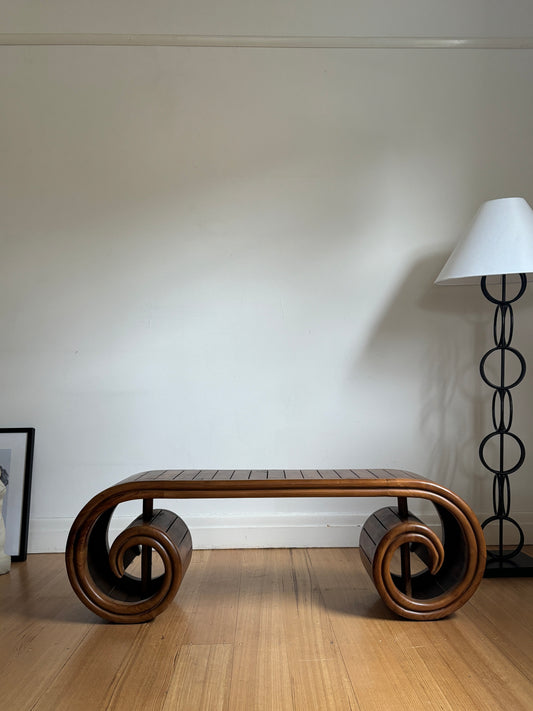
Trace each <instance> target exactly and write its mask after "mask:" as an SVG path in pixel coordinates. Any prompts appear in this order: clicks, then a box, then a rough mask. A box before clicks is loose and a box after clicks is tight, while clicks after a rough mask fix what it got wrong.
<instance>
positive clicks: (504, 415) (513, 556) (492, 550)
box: [435, 198, 533, 578]
mask: <svg viewBox="0 0 533 711" xmlns="http://www.w3.org/2000/svg"><path fill="white" fill-rule="evenodd" d="M528 274H529V275H531V274H533V210H532V209H531V207H530V206H529V205H528V203H527V202H526V201H525V200H524V199H523V198H502V199H499V200H489V201H488V202H486V203H485V204H484V205H482V207H481V209H480V210H479V212H478V214H477V215H476V218H475V219H474V222H473V223H472V226H471V228H470V230H469V232H468V233H467V234H466V235H465V237H464V238H463V239H462V240H461V241H460V242H459V244H458V245H457V247H456V248H455V249H454V251H453V252H452V254H451V256H450V258H449V259H448V261H447V262H446V264H445V265H444V267H443V269H442V271H441V273H440V274H439V276H438V277H437V279H436V281H435V283H436V284H478V285H479V283H480V280H481V291H482V292H483V295H484V296H485V297H486V298H487V299H488V300H489V301H490V302H491V303H492V304H494V305H495V307H496V310H495V313H494V324H493V334H494V346H493V347H492V348H490V349H489V350H488V351H487V353H485V355H484V356H483V358H482V359H481V363H480V365H479V371H480V374H481V378H482V380H483V382H484V383H485V384H486V385H488V386H489V387H491V388H492V389H493V390H494V392H493V395H492V425H493V431H492V432H490V433H489V434H488V435H486V436H485V437H484V438H483V440H482V442H481V444H480V445H479V458H480V460H481V463H482V464H483V466H484V467H485V469H487V470H488V471H489V472H491V473H492V475H493V482H492V502H493V509H494V512H493V514H492V515H491V516H489V517H488V518H486V519H485V520H484V521H483V523H482V524H481V525H482V527H483V529H484V530H485V532H486V534H485V535H486V537H488V538H489V539H490V540H491V541H492V538H493V536H487V533H488V530H489V528H490V530H491V531H494V528H495V527H496V528H497V545H496V546H491V545H490V546H488V550H487V553H488V559H487V566H486V569H485V577H491V578H493V577H513V576H517V577H518V576H522V577H526V576H532V575H533V558H532V557H530V556H528V555H526V554H525V553H524V552H523V550H522V549H523V547H524V543H526V540H525V536H524V532H523V530H522V528H521V527H520V524H519V523H518V522H517V521H516V520H515V519H514V518H512V516H511V479H510V477H511V475H512V474H515V473H516V472H517V471H518V470H519V469H520V467H521V466H522V464H523V463H524V461H525V458H526V448H525V446H524V443H523V442H522V440H521V439H520V437H518V436H517V435H516V434H514V432H511V427H512V424H513V398H512V394H511V391H512V390H513V388H515V387H516V386H517V385H519V383H521V382H522V380H523V379H524V377H525V374H526V361H525V359H524V357H523V355H522V354H521V353H520V352H519V351H518V350H517V349H516V348H513V347H512V346H511V341H512V338H513V330H514V317H513V304H514V303H515V302H516V301H518V299H519V298H520V297H521V296H522V295H523V294H524V292H525V290H526V286H527V275H528ZM489 277H490V279H489ZM489 284H490V286H489ZM516 284H518V286H517V285H516ZM493 289H496V290H497V291H498V295H497V296H495V295H494V293H493ZM511 373H512V375H511ZM531 489H532V491H533V479H532V481H531ZM532 507H533V505H532ZM529 542H530V543H533V540H532V541H529Z"/></svg>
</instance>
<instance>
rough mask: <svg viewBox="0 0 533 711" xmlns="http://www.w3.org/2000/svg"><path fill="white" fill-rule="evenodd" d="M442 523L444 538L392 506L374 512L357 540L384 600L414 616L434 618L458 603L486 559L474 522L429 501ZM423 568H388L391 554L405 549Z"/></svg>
mask: <svg viewBox="0 0 533 711" xmlns="http://www.w3.org/2000/svg"><path fill="white" fill-rule="evenodd" d="M433 503H434V505H435V508H436V509H437V512H438V514H439V516H440V519H441V523H442V540H441V539H440V538H439V537H438V536H437V534H436V533H435V532H434V531H433V530H432V529H430V528H429V527H428V526H427V525H425V524H424V523H423V522H422V521H420V520H419V519H418V518H416V517H415V516H413V515H411V514H407V515H406V514H404V513H403V512H402V513H400V511H399V509H398V508H396V507H387V508H383V509H380V510H379V511H376V513H374V514H372V516H370V517H369V518H368V520H367V521H366V523H365V525H364V527H363V530H362V533H361V540H360V544H359V545H360V552H361V558H362V560H363V563H364V565H365V567H366V569H367V571H368V573H369V575H370V577H371V578H372V580H373V581H374V584H375V586H376V588H377V590H378V592H379V594H380V595H381V597H382V599H383V601H384V602H385V604H386V605H387V606H388V607H389V608H390V609H391V610H392V611H393V612H395V613H396V614H398V615H400V616H402V617H406V618H407V619H412V620H437V619H441V618H443V617H447V616H448V615H450V614H451V613H452V612H454V611H455V610H457V609H458V608H459V607H461V606H462V605H463V604H464V603H465V602H466V601H467V600H468V599H469V598H470V597H471V596H472V595H473V594H474V592H475V591H476V589H477V587H478V585H479V582H480V581H481V578H482V575H483V569H484V563H485V548H484V542H483V541H482V539H481V533H480V527H479V524H478V523H477V521H475V522H474V521H472V520H471V519H469V518H468V517H467V516H465V515H464V512H462V511H461V510H459V509H454V507H453V506H450V504H449V502H445V504H441V503H436V502H435V501H434V502H433ZM407 546H408V547H409V550H410V551H411V552H412V553H415V554H416V555H417V556H418V558H420V560H422V562H423V563H424V564H425V566H426V568H425V569H424V570H422V571H421V572H419V573H416V574H413V575H411V574H410V573H409V576H408V577H409V579H408V580H407V581H406V579H405V578H406V576H405V574H403V575H396V574H394V573H392V572H391V563H392V559H393V556H394V553H395V552H396V551H397V550H398V549H400V550H402V549H403V551H404V552H405V550H406V547H407Z"/></svg>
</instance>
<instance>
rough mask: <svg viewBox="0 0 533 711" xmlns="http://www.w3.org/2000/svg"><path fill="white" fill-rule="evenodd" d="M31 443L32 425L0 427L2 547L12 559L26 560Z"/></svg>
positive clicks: (33, 433) (32, 448)
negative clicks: (4, 491)
mask: <svg viewBox="0 0 533 711" xmlns="http://www.w3.org/2000/svg"><path fill="white" fill-rule="evenodd" d="M34 443H35V429H34V428H33V427H21V428H15V427H8V428H0V468H1V470H0V475H1V477H2V481H3V482H4V483H5V480H6V479H7V484H6V486H7V490H6V493H5V496H4V501H3V505H2V516H3V519H4V523H5V528H6V541H5V545H4V550H5V552H6V553H7V555H10V556H11V560H12V561H13V562H20V561H25V560H26V557H27V553H28V529H29V523H30V498H31V478H32V470H33V450H34Z"/></svg>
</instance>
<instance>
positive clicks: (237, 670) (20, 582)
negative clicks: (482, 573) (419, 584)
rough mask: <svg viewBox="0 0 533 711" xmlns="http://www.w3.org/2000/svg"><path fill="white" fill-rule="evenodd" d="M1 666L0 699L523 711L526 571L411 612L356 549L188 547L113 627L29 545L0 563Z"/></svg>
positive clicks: (51, 703) (39, 704)
mask: <svg viewBox="0 0 533 711" xmlns="http://www.w3.org/2000/svg"><path fill="white" fill-rule="evenodd" d="M529 552H530V553H531V552H533V551H532V550H531V548H530V551H529ZM0 670H1V675H0V676H1V691H0V711H63V710H65V711H66V710H67V709H68V710H69V711H78V710H79V711H126V710H127V711H137V710H138V711H141V710H142V711H171V710H172V711H174V710H176V709H177V710H179V711H181V710H183V711H315V710H316V711H330V710H331V711H352V710H353V711H356V710H357V711H384V710H386V711H405V710H407V709H408V710H409V711H419V710H420V711H422V710H424V711H432V710H433V709H434V710H437V709H439V710H442V711H485V710H488V711H499V710H502V711H504V710H505V711H511V709H512V710H513V711H532V709H533V579H529V578H522V579H517V578H515V579H511V578H507V579H489V580H483V581H482V583H481V586H480V589H479V590H478V592H477V593H476V594H475V595H474V597H473V598H472V599H471V600H470V601H469V602H468V603H467V604H466V605H465V606H464V607H463V608H461V609H460V610H459V611H458V612H456V613H455V614H454V615H453V616H451V617H450V618H448V619H446V620H441V621H438V622H410V621H406V620H401V619H398V618H396V617H394V616H393V615H392V613H389V611H388V610H387V609H386V608H385V607H384V606H383V604H382V603H381V601H380V599H379V597H378V595H377V593H376V591H375V590H374V588H373V586H372V583H371V581H370V579H369V578H368V576H367V575H366V572H365V571H364V569H363V567H362V564H361V562H360V560H359V554H358V551H357V549H346V548H339V549H320V548H319V549H272V550H235V551H227V550H221V551H195V552H194V554H193V560H192V563H191V565H190V567H189V570H188V572H187V575H186V576H185V579H184V581H183V584H182V587H181V589H180V591H179V592H178V595H177V597H176V600H175V601H174V603H173V604H172V605H171V606H170V607H169V608H168V609H167V610H166V611H165V612H164V613H163V614H162V615H161V616H159V617H158V618H156V619H155V620H154V621H153V622H150V623H147V624H142V625H131V626H125V625H112V624H108V623H105V622H103V621H102V620H100V619H99V618H98V617H96V616H94V615H93V614H92V613H91V612H89V611H88V610H87V609H86V608H85V607H84V606H83V605H82V604H81V603H80V602H79V601H78V599H77V598H76V597H75V595H74V593H73V592H72V590H71V589H70V586H69V583H68V580H67V577H66V573H65V569H64V563H63V556H61V555H58V554H47V555H31V556H29V558H28V560H27V561H26V562H25V563H17V564H14V565H13V567H12V570H11V572H10V573H9V574H8V575H3V576H0Z"/></svg>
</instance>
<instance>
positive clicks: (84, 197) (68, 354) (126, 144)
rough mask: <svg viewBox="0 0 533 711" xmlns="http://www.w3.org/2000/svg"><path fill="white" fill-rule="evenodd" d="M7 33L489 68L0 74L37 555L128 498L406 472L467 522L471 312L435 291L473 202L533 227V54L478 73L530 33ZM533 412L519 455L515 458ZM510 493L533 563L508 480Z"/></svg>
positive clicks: (218, 511) (324, 18) (266, 521)
mask: <svg viewBox="0 0 533 711" xmlns="http://www.w3.org/2000/svg"><path fill="white" fill-rule="evenodd" d="M1 5H2V6H3V7H2V13H3V20H2V22H3V27H2V30H3V31H4V32H7V33H35V32H54V33H62V32H64V33H72V32H76V33H104V32H112V33H176V34H180V35H186V34H199V35H209V34H217V35H221V36H224V35H239V34H255V35H295V34H296V35H313V36H315V37H320V36H330V35H339V36H340V35H352V36H364V35H367V36H375V37H386V36H387V35H390V36H406V37H409V36H413V37H414V36H416V37H421V36H427V37H435V36H441V37H450V38H454V37H465V36H466V37H468V36H470V37H478V38H479V37H484V36H485V37H487V38H491V39H489V40H487V42H486V43H485V46H486V48H483V49H432V50H428V49H424V50H422V49H414V48H406V49H399V50H398V49H396V50H394V49H386V48H383V43H381V44H379V47H380V48H378V49H372V48H370V49H344V50H341V49H309V48H308V49H283V48H276V47H274V46H273V47H271V48H268V47H265V48H261V49H258V48H228V47H192V48H191V47H179V46H176V47H157V46H144V47H117V46H115V47H112V46H111V47H103V46H61V37H58V38H56V41H57V42H58V43H59V44H58V45H57V46H27V45H25V44H24V42H28V41H30V40H29V38H27V37H26V38H20V37H19V38H17V37H13V38H12V40H13V44H14V45H15V46H3V47H0V56H1V61H0V96H1V97H2V109H1V111H0V141H1V150H2V167H3V171H2V172H3V183H4V185H3V188H2V191H1V197H0V200H1V205H0V240H1V245H2V247H1V249H2V251H1V255H2V259H1V260H0V279H1V281H0V283H1V284H2V293H3V298H2V299H1V301H0V320H1V324H2V327H1V333H2V334H3V338H2V342H1V345H0V350H1V353H0V357H1V360H0V362H1V365H2V367H1V368H0V392H1V393H2V408H1V410H0V424H1V426H4V427H8V426H11V427H12V426H34V427H35V428H36V431H37V432H36V456H35V465H34V484H33V495H32V498H33V502H32V522H31V549H32V550H34V551H37V550H54V549H60V548H61V547H62V546H63V544H64V540H65V536H66V532H67V531H68V527H69V525H70V523H71V521H72V519H73V517H74V516H75V514H76V513H77V511H78V510H79V509H80V508H81V506H82V505H83V504H84V503H85V502H86V501H87V499H88V498H89V497H90V496H92V495H93V494H94V493H96V492H97V491H99V490H101V489H102V488H104V487H105V486H107V485H109V484H112V483H115V482H116V481H118V480H119V479H121V478H123V477H125V476H127V475H129V474H132V473H134V472H137V471H142V470H144V469H149V468H166V467H171V468H174V467H176V468H177V467H184V468H228V469H229V468H248V467H261V468H263V467H265V468H266V467H273V468H284V467H287V468H298V467H307V468H313V467H336V466H338V467H350V466H357V467H372V466H377V467H401V468H406V469H411V470H414V471H417V472H420V473H423V474H426V475H429V476H430V477H432V478H434V479H435V480H438V481H440V482H442V483H444V484H447V485H448V486H450V487H451V488H453V489H455V490H456V491H457V492H458V493H459V494H461V495H463V496H464V497H465V498H466V499H467V500H468V501H469V502H470V503H471V504H472V506H473V507H474V509H475V510H476V513H478V514H479V515H480V516H484V515H486V514H488V512H489V511H490V507H491V498H490V497H491V481H490V476H489V475H488V473H484V472H482V471H481V467H480V465H479V463H478V460H477V447H478V443H479V440H480V438H481V437H482V436H483V434H485V433H486V432H488V431H489V428H490V422H489V416H488V415H489V413H488V409H489V406H490V396H491V394H490V393H489V392H487V389H486V388H483V387H482V386H481V384H480V381H479V377H478V373H477V363H478V361H479V358H480V356H481V355H482V353H483V352H484V350H486V348H487V347H488V345H489V343H490V335H491V334H490V332H491V319H492V314H491V309H490V308H489V307H488V306H487V305H486V304H485V303H484V302H483V299H482V297H481V296H480V294H479V293H478V290H477V289H473V288H468V287H457V288H451V287H448V288H445V287H435V286H433V280H434V278H435V276H436V275H437V273H438V271H439V270H440V268H441V266H442V265H443V263H444V261H445V259H446V258H447V256H448V254H449V253H450V252H451V250H452V248H453V246H454V245H455V243H456V241H457V239H458V238H459V236H460V234H461V230H462V229H464V227H465V226H466V225H467V223H468V221H469V220H470V219H471V217H472V215H473V214H474V212H475V211H476V209H477V208H478V206H479V205H480V204H481V203H482V202H483V201H484V200H487V199H490V198H493V197H503V196H508V195H521V196H523V197H525V198H526V199H528V200H529V201H530V203H531V204H533V142H532V140H531V116H532V115H533V90H532V84H531V70H532V68H533V49H528V48H526V49H511V50H509V49H503V50H502V49H494V48H491V47H496V46H498V38H500V39H501V38H505V37H507V38H509V37H511V38H513V37H515V38H516V37H524V38H525V41H524V43H523V45H524V46H525V47H532V46H533V41H532V39H531V38H532V37H533V10H532V9H531V5H530V3H528V2H525V1H524V2H514V3H506V4H505V8H504V7H503V4H501V3H493V2H483V1H482V0H476V2H467V3H465V2H454V3H446V4H444V3H427V2H425V3H420V2H415V1H414V0H411V2H410V3H407V5H408V7H407V8H404V9H405V12H402V13H401V14H400V13H399V12H397V13H396V14H395V12H394V11H390V7H389V5H388V3H383V2H380V3H378V2H367V3H359V4H358V5H357V6H356V7H355V8H354V5H353V3H347V2H343V1H342V0H337V2H336V3H329V4H328V5H327V12H326V11H325V4H324V3H315V5H313V7H312V8H311V9H310V8H309V4H308V3H303V2H301V3H291V10H290V11H289V10H287V9H286V7H285V5H286V4H285V3H257V4H255V5H253V4H251V3H242V2H238V1H237V0H235V1H234V2H226V3H223V4H221V3H212V2H202V3H200V2H195V3H192V2H191V3H188V4H187V3H181V4H175V3H167V2H163V0H160V2H157V3H150V4H146V3H140V2H139V3H136V4H133V5H132V3H124V2H114V3H111V4H109V3H90V4H87V3H72V2H69V3H65V2H54V3H47V4H46V12H45V11H44V6H43V7H41V5H40V4H36V3H33V2H29V1H27V2H17V3H6V2H2V3H1ZM403 5H405V4H403ZM423 8H425V10H424V11H422V9H423ZM504 10H505V11H504ZM494 38H496V39H494ZM528 38H529V39H528ZM3 39H4V41H7V39H6V36H5V35H4V36H3ZM88 41H89V42H90V38H88ZM17 42H20V43H22V44H17ZM267 44H268V41H267ZM272 44H274V42H272ZM407 44H408V45H409V43H407ZM415 46H416V43H414V42H413V43H412V47H415ZM532 293H533V292H529V293H528V294H526V296H525V297H524V298H523V299H522V302H521V303H520V305H519V306H518V308H517V324H516V332H515V339H516V345H517V346H519V347H520V348H521V349H522V350H523V352H524V355H525V356H526V358H527V359H528V360H529V361H530V362H531V361H532V359H533V325H532V323H531V315H532V313H533V296H532ZM531 396H532V386H531V383H530V380H529V381H526V382H525V383H523V384H522V386H521V387H520V390H519V392H517V393H516V396H515V404H516V414H515V427H514V429H515V431H516V432H517V433H518V434H520V435H521V436H522V437H523V438H524V440H525V443H526V446H527V447H528V449H529V450H530V451H533V436H532V432H531V425H530V422H531V417H530V415H529V403H530V402H531ZM512 483H513V491H514V492H515V498H514V502H513V510H514V512H515V513H516V515H517V518H519V519H520V520H521V522H522V523H523V524H524V526H525V528H526V529H527V531H528V536H529V537H530V540H533V485H532V482H531V478H530V474H529V472H528V467H527V466H525V467H524V469H523V471H521V472H520V473H519V474H517V475H515V479H514V480H513V482H512ZM126 508H127V507H126ZM373 508H375V502H370V501H357V500H356V501H353V502H349V501H337V500H315V501H309V500H304V501H288V502H287V501H281V502H280V501H253V502H238V501H237V502H232V501H227V502H187V503H185V504H183V505H182V506H180V511H181V512H182V514H183V515H184V518H185V519H186V520H187V521H188V522H189V523H190V524H191V525H192V527H193V534H194V536H195V544H196V545H205V546H211V545H237V544H239V543H241V544H244V545H268V544H269V543H274V544H291V545H305V544H314V545H326V544H350V543H351V542H352V541H354V540H356V539H357V534H358V531H357V528H354V527H357V525H359V524H360V523H361V521H363V520H364V518H365V514H366V512H367V511H371V510H373ZM131 510H132V511H133V510H134V509H133V508H132V509H131ZM295 513H296V514H297V515H294V514H295ZM122 514H123V515H124V516H125V515H128V516H129V515H130V511H127V510H124V511H123V512H122V511H121V515H122ZM326 523H330V524H333V525H332V526H330V527H329V528H326V527H325V524H326Z"/></svg>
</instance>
